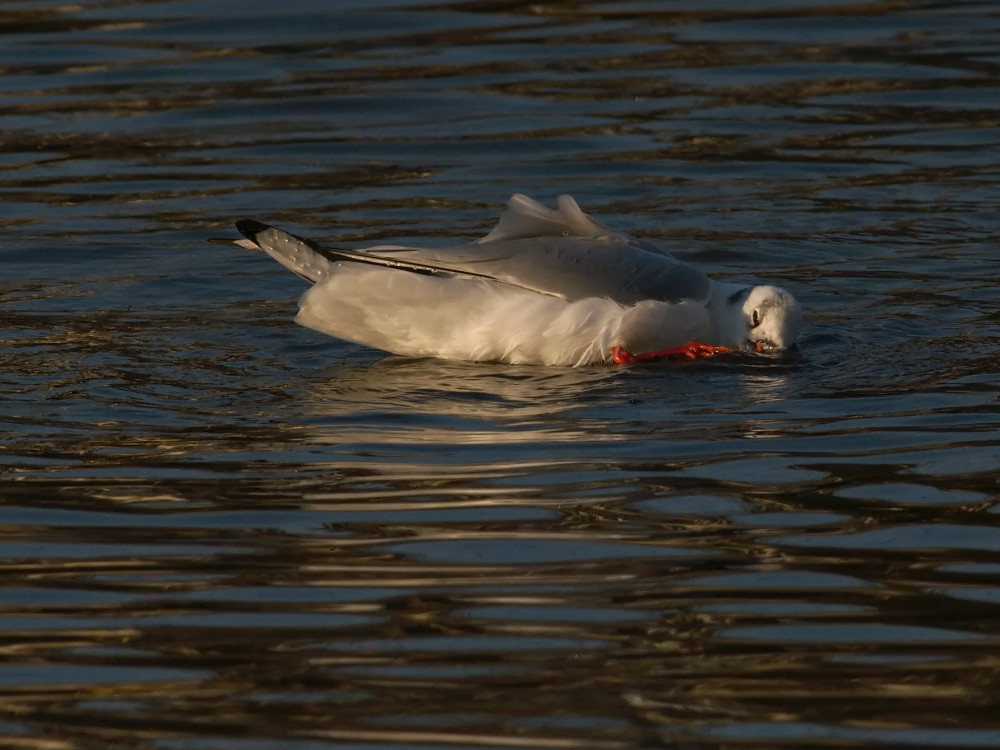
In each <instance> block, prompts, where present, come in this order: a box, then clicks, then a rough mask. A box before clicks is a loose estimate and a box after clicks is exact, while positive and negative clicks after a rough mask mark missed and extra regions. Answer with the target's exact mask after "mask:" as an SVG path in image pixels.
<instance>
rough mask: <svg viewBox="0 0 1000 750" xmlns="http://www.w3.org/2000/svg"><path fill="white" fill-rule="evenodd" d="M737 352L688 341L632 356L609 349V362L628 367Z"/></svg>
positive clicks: (724, 347) (625, 350) (625, 351)
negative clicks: (651, 362) (654, 361)
mask: <svg viewBox="0 0 1000 750" xmlns="http://www.w3.org/2000/svg"><path fill="white" fill-rule="evenodd" d="M735 351H738V350H737V349H730V348H729V347H728V346H715V345H713V344H703V343H701V342H700V341H688V342H687V343H686V344H683V345H681V346H673V347H670V348H669V349H657V350H656V351H652V352H641V353H639V354H632V352H630V351H628V350H627V349H626V348H625V347H623V346H614V347H612V348H611V361H612V362H614V363H615V364H616V365H629V364H632V363H633V362H644V361H648V360H652V359H665V358H667V357H687V358H688V359H701V358H704V357H714V356H715V355H716V354H726V353H729V352H735Z"/></svg>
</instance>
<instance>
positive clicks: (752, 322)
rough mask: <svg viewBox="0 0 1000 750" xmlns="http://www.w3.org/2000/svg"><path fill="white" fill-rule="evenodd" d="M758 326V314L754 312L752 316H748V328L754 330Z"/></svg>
mask: <svg viewBox="0 0 1000 750" xmlns="http://www.w3.org/2000/svg"><path fill="white" fill-rule="evenodd" d="M759 325H760V312H758V311H757V310H754V311H753V314H751V316H750V327H751V328H756V327H757V326H759Z"/></svg>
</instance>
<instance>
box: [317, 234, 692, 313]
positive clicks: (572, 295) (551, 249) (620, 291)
mask: <svg viewBox="0 0 1000 750" xmlns="http://www.w3.org/2000/svg"><path fill="white" fill-rule="evenodd" d="M321 252H322V251H321ZM361 254H362V253H359V255H361ZM363 254H364V255H370V256H377V257H379V258H381V259H383V260H389V261H393V262H395V263H397V264H399V265H403V264H408V263H413V264H415V265H419V266H420V267H427V268H433V269H438V270H441V271H445V272H447V271H451V272H455V273H457V274H460V275H468V276H475V277H480V278H483V277H485V278H489V279H493V280H496V281H501V282H504V283H507V284H513V285H515V286H520V287H523V288H525V289H531V290H533V291H536V292H542V293H544V294H551V295H554V296H557V297H563V298H565V299H568V300H571V301H572V300H578V299H583V298H585V297H607V298H609V299H613V300H615V301H616V302H619V303H621V304H623V305H633V304H635V303H637V302H640V301H642V300H645V299H655V300H665V301H676V300H681V299H694V300H697V301H699V302H703V303H704V302H707V301H708V299H709V297H710V295H711V282H710V281H709V279H708V277H707V276H706V275H705V274H703V273H702V272H701V271H699V270H697V269H696V268H693V267H692V266H689V265H687V264H686V263H682V262H681V261H679V260H676V259H675V258H672V257H671V256H669V255H666V254H665V253H660V252H655V251H650V250H646V249H644V248H641V247H636V246H634V245H631V244H627V243H622V242H617V241H613V240H612V241H608V240H607V239H588V238H581V237H531V238H526V239H516V240H500V241H494V242H482V243H480V244H475V245H467V246H464V247H457V248H450V249H416V248H384V249H383V248H372V249H371V250H368V251H365V252H364V253H363Z"/></svg>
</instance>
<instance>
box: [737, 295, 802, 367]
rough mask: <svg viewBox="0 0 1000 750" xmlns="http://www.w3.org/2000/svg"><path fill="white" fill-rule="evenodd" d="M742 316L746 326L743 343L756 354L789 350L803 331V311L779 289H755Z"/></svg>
mask: <svg viewBox="0 0 1000 750" xmlns="http://www.w3.org/2000/svg"><path fill="white" fill-rule="evenodd" d="M741 313H742V315H743V321H744V323H745V325H746V335H745V337H744V341H746V342H747V343H748V344H749V346H750V348H751V349H756V350H757V351H759V352H775V351H780V350H782V349H788V348H789V347H790V346H791V345H792V344H794V343H795V338H796V337H797V336H798V335H799V332H800V331H801V330H802V309H801V308H800V307H799V303H798V302H796V301H795V297H793V296H792V295H791V294H789V293H788V292H787V291H786V290H784V289H782V288H781V287H780V286H755V287H754V288H753V289H751V290H750V294H748V295H747V297H746V300H745V301H744V302H743V307H742V309H741Z"/></svg>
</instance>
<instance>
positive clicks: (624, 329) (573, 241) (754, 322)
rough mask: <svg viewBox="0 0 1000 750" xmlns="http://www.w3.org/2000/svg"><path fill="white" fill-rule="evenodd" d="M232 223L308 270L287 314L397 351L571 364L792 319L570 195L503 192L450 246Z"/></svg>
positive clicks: (786, 332) (763, 297)
mask: <svg viewBox="0 0 1000 750" xmlns="http://www.w3.org/2000/svg"><path fill="white" fill-rule="evenodd" d="M237 226H238V228H239V229H240V231H241V232H242V233H243V234H244V235H245V236H246V237H247V238H248V239H246V240H238V241H237V244H240V245H241V246H243V247H253V248H260V249H262V250H264V251H265V252H267V253H268V254H269V255H271V256H272V257H273V258H275V259H276V260H278V262H280V263H281V264H282V265H284V266H286V267H287V268H288V269H289V270H291V271H293V272H295V273H297V274H299V275H300V276H302V277H304V278H306V279H307V280H309V281H312V282H313V286H312V287H311V288H310V289H309V290H308V291H307V292H306V293H305V294H304V295H303V296H302V299H301V303H300V306H301V309H300V311H299V314H298V317H297V318H296V320H297V321H298V322H299V323H301V324H302V325H304V326H307V327H309V328H313V329H315V330H317V331H321V332H323V333H326V334H329V335H331V336H335V337H337V338H341V339H346V340H348V341H354V342H357V343H360V344H365V345H367V346H372V347H375V348H378V349H382V350H385V351H388V352H392V353H394V354H400V355H404V356H434V357H443V358H448V359H463V360H475V361H501V362H509V363H514V364H545V365H574V366H575V365H585V364H590V363H596V362H603V361H609V359H610V356H611V350H612V348H613V347H615V346H624V347H625V348H626V349H628V350H629V351H632V352H643V351H650V350H657V349H663V348H667V347H673V346H680V345H682V344H685V343H686V342H688V341H691V340H696V341H699V342H702V343H705V344H717V345H723V346H729V347H732V348H740V349H749V348H754V347H756V348H758V349H760V348H766V349H786V348H788V347H789V346H791V345H792V343H793V342H794V339H795V336H796V335H797V334H798V332H799V330H800V328H801V325H802V317H801V312H800V311H799V307H798V304H797V303H796V301H795V299H794V298H793V297H792V296H791V294H789V293H788V292H787V291H785V290H783V289H780V288H779V287H771V286H760V287H747V286H744V285H740V284H723V283H719V282H715V281H712V280H710V279H708V277H706V276H704V274H702V273H701V272H699V271H697V270H695V269H693V268H692V267H691V266H688V265H687V264H684V263H681V262H680V261H677V260H676V259H674V258H673V257H672V256H670V255H669V254H668V253H666V252H665V251H663V250H662V249H660V248H658V247H656V246H653V245H650V244H649V243H644V242H642V241H640V240H637V239H635V238H633V237H630V236H629V235H626V234H623V233H620V232H616V231H615V230H612V229H610V228H609V227H606V226H604V225H602V224H599V223H597V222H595V221H593V220H592V219H591V218H590V217H589V216H587V214H585V213H584V212H583V211H581V210H580V208H579V206H578V205H577V204H576V201H574V200H573V199H572V198H570V197H569V196H561V197H560V198H559V207H558V209H556V210H552V209H548V208H546V207H545V206H543V205H541V204H539V203H537V202H536V201H533V200H532V199H530V198H528V197H527V196H523V195H515V196H513V197H512V198H511V201H510V203H509V204H508V207H507V211H506V212H505V213H504V215H503V216H502V218H501V220H500V223H499V224H498V225H497V227H496V228H495V229H494V230H493V231H492V232H490V233H489V234H488V235H486V236H485V237H484V238H482V239H481V240H479V241H478V242H475V243H472V244H471V245H465V246H460V247H455V248H443V249H442V248H433V249H421V248H407V247H400V246H382V247H375V248H369V249H368V250H365V251H341V250H328V249H324V248H321V247H319V246H318V245H316V244H315V243H312V242H308V241H306V240H302V239H300V238H298V237H295V236H293V235H290V234H288V233H286V232H283V231H281V230H278V229H275V228H273V227H268V226H267V225H264V224H259V223H257V222H250V221H247V222H240V223H238V224H237Z"/></svg>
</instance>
